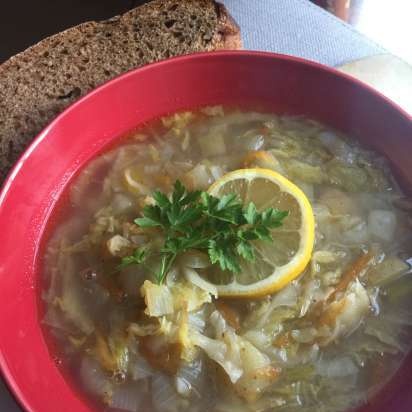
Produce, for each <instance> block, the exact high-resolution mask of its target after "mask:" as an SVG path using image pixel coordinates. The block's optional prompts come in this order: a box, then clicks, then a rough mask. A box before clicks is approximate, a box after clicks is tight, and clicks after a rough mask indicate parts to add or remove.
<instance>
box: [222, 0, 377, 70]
mask: <svg viewBox="0 0 412 412" xmlns="http://www.w3.org/2000/svg"><path fill="white" fill-rule="evenodd" d="M219 1H220V2H221V3H223V4H224V5H225V6H226V7H227V9H228V10H229V12H230V14H231V15H232V16H233V17H234V19H235V20H236V21H237V22H238V24H239V26H240V27H241V32H242V38H243V44H244V48H245V49H249V50H264V51H272V52H277V53H282V54H290V55H294V56H299V57H304V58H306V59H310V60H314V61H317V62H319V63H323V64H327V65H329V66H338V65H341V64H344V63H347V62H349V61H351V60H355V59H360V58H362V57H367V56H372V55H375V54H381V53H384V52H385V50H384V49H383V48H382V47H380V46H379V45H377V44H376V43H374V42H373V41H372V40H369V39H368V38H366V37H365V36H363V35H362V34H360V33H359V32H357V31H356V30H355V29H354V28H353V27H351V26H349V25H348V24H346V23H344V22H343V21H341V20H339V19H338V18H336V17H334V16H333V15H332V14H330V13H328V12H326V11H325V10H323V9H321V8H320V7H318V6H316V5H314V4H313V3H311V2H310V1H309V0H219Z"/></svg>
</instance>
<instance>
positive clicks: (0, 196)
mask: <svg viewBox="0 0 412 412" xmlns="http://www.w3.org/2000/svg"><path fill="white" fill-rule="evenodd" d="M232 56H244V57H261V58H265V59H267V58H269V59H274V60H280V61H291V62H294V63H296V64H299V65H303V66H310V67H312V68H314V69H316V70H318V71H320V72H324V73H327V74H329V75H332V76H334V77H337V78H341V79H345V80H346V81H347V82H349V83H352V84H354V85H355V86H356V87H358V88H361V89H363V90H365V91H366V92H367V93H368V94H370V95H374V96H375V98H378V99H379V100H381V101H382V102H383V103H384V104H385V105H386V106H390V107H391V108H392V109H393V110H394V111H395V112H397V115H398V116H400V117H402V118H403V119H404V120H406V121H409V122H410V121H412V115H410V114H409V113H408V112H406V111H405V110H404V109H403V108H401V107H400V106H399V105H398V104H396V102H394V101H392V100H391V99H389V98H388V97H386V96H385V95H383V94H382V93H381V92H379V91H378V90H376V89H374V88H373V87H372V86H369V85H368V84H366V83H364V82H363V81H361V80H359V79H356V78H355V77H353V76H351V75H349V74H346V73H343V72H341V71H338V70H337V69H336V68H334V67H329V66H326V65H323V64H321V63H318V62H316V61H312V60H308V59H305V58H301V57H297V56H292V55H286V54H279V53H273V52H266V51H249V50H237V51H225V50H223V51H213V52H201V53H192V54H187V55H183V56H176V57H172V58H169V59H165V60H161V61H158V62H154V63H150V64H147V65H145V66H142V67H137V68H135V69H132V70H130V71H128V72H126V73H123V74H120V75H117V76H116V77H114V78H113V79H110V80H108V81H106V82H104V83H102V84H101V85H99V86H98V87H96V88H95V89H93V90H92V91H90V92H89V93H87V94H86V95H84V96H82V97H81V98H80V99H78V100H77V101H75V102H73V103H72V104H70V105H69V106H68V107H67V108H66V109H65V110H63V111H62V112H61V113H60V114H58V115H57V116H56V117H55V118H54V119H53V120H52V121H51V122H50V123H49V124H48V125H47V126H46V127H44V128H43V130H42V131H41V132H40V133H38V134H37V136H36V137H35V138H34V139H33V141H32V142H31V143H30V144H29V145H28V146H27V148H26V149H25V150H24V152H23V153H22V154H21V155H20V157H19V158H18V160H17V161H16V162H15V164H14V166H13V167H12V168H11V170H10V171H9V172H8V174H7V176H6V178H5V180H4V182H3V184H2V185H1V191H0V210H1V208H2V206H3V204H4V202H7V194H8V192H9V190H10V187H11V186H12V184H13V182H14V181H15V179H16V177H17V176H18V175H19V172H20V171H21V169H22V168H23V167H24V163H25V160H26V159H27V158H29V157H30V156H31V155H32V153H33V152H34V151H35V150H36V148H37V147H38V146H39V145H41V144H42V142H43V140H44V139H45V138H46V137H47V136H48V134H49V133H50V132H51V131H52V130H53V129H54V128H55V127H56V126H57V125H58V124H59V123H60V122H61V120H62V119H63V118H64V117H66V116H67V115H68V114H69V113H71V112H72V111H76V110H78V108H81V106H83V104H84V103H85V102H87V101H88V100H90V99H91V98H92V97H93V96H95V95H96V94H99V93H101V92H102V91H103V90H105V89H107V88H110V87H116V85H117V84H118V83H121V82H123V81H125V80H126V79H128V78H131V77H134V76H136V75H139V73H142V72H146V71H150V70H152V69H154V68H162V67H164V66H166V67H167V66H169V65H176V64H180V63H184V62H186V61H190V60H198V61H203V62H204V63H206V62H208V61H209V60H213V59H214V58H222V57H224V58H230V57H232ZM36 309H37V308H36ZM0 375H1V376H2V377H3V378H4V382H5V384H6V387H7V388H8V389H9V391H10V392H11V394H12V395H13V397H14V399H15V400H16V401H17V402H18V403H19V405H20V406H21V407H22V408H23V409H24V410H26V411H28V412H38V411H37V410H35V409H33V408H32V406H31V402H30V400H29V399H27V398H26V396H24V394H23V393H22V392H21V391H20V389H19V385H18V383H17V381H16V379H15V376H14V373H13V372H12V371H11V370H10V368H9V366H8V364H7V362H5V358H4V356H3V349H2V347H0Z"/></svg>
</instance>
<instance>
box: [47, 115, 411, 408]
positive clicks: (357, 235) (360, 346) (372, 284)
mask: <svg viewBox="0 0 412 412" xmlns="http://www.w3.org/2000/svg"><path fill="white" fill-rule="evenodd" d="M244 167H264V168H269V169H273V170H275V171H277V172H279V173H281V174H283V175H284V176H286V177H287V178H289V179H290V180H291V181H293V182H294V183H295V184H296V185H298V186H299V187H300V188H301V189H302V190H303V191H304V192H305V194H306V195H307V197H308V198H309V200H310V202H311V204H312V207H313V210H314V213H315V219H316V233H315V238H316V241H315V248H314V253H313V255H312V260H311V262H310V264H309V265H308V267H307V268H306V270H305V271H304V273H302V275H301V276H300V277H299V278H298V279H297V280H296V281H294V282H292V283H291V284H289V285H288V286H287V287H286V288H284V289H283V290H281V291H280V292H278V293H276V294H274V295H272V296H267V297H265V298H263V299H260V300H258V299H243V300H225V299H222V298H220V299H217V300H215V299H214V298H213V299H212V298H210V296H209V295H208V294H207V293H206V292H205V291H200V289H199V290H197V289H198V288H197V287H195V286H194V285H190V284H188V283H187V282H186V281H184V280H183V278H182V274H181V271H182V267H184V266H185V265H188V266H190V265H191V266H192V267H193V268H194V269H193V270H196V271H198V272H199V273H200V274H201V275H202V276H203V277H205V278H208V279H212V280H213V281H215V282H216V283H219V282H220V283H225V282H228V281H230V279H232V276H233V275H232V274H227V273H226V274H223V273H222V272H221V271H216V270H215V269H213V268H210V266H208V264H203V263H202V262H204V256H196V253H194V254H192V255H190V254H189V256H186V258H185V259H186V260H185V259H183V258H182V259H180V260H179V261H178V263H176V264H175V265H174V267H173V268H172V270H171V272H170V273H169V276H168V279H167V281H166V286H165V287H166V288H167V287H170V290H172V291H176V290H179V291H180V292H179V293H180V295H179V296H178V297H175V302H177V303H178V305H177V306H176V304H175V308H176V309H175V311H174V312H173V313H169V314H167V315H164V316H159V317H154V316H152V317H150V316H148V315H147V314H146V313H145V312H144V311H145V302H144V300H143V298H142V296H141V293H140V288H141V286H142V284H143V282H144V281H145V279H150V278H151V276H152V275H151V274H150V272H148V270H147V269H146V268H144V267H143V266H129V267H126V268H124V269H122V270H121V271H120V272H117V271H116V267H117V266H118V264H119V262H120V258H121V257H122V256H125V255H127V254H130V250H132V249H133V248H137V247H139V246H142V245H145V244H147V243H148V242H151V244H156V236H157V235H156V233H154V232H153V231H151V230H144V229H141V228H139V227H138V226H136V225H135V224H134V223H133V220H134V219H135V218H136V217H138V216H139V215H140V213H141V211H142V208H143V207H144V206H145V205H146V204H149V203H150V202H151V201H152V200H151V194H152V192H153V191H154V190H156V189H158V190H161V191H163V192H166V193H170V192H171V190H172V186H173V183H174V182H175V181H176V180H177V179H179V180H181V181H182V182H183V183H184V185H185V186H186V187H188V188H190V189H201V190H207V188H208V187H209V186H210V185H211V184H212V183H213V182H214V181H215V180H216V179H218V178H220V177H221V176H223V175H224V174H225V173H227V172H229V171H231V170H235V169H241V168H244ZM260 184H261V183H259V181H256V182H255V186H254V187H252V188H246V187H232V188H231V190H236V192H238V193H241V194H242V193H243V192H244V191H246V190H249V192H248V196H250V200H254V199H258V198H259V204H263V203H264V202H265V200H266V198H267V200H268V201H270V200H271V199H272V198H273V197H276V196H278V193H276V191H274V192H273V193H265V192H262V190H260V189H259V187H260V186H259V185H260ZM242 191H243V192H242ZM283 196H286V195H285V194H283ZM283 201H284V200H282V196H280V198H279V203H278V207H279V208H282V202H283ZM70 203H71V204H70V206H68V209H70V210H69V213H68V214H67V215H66V218H65V219H64V220H63V221H61V222H60V223H59V224H58V225H57V226H56V227H55V229H54V234H53V236H52V239H51V240H50V242H49V244H48V248H47V253H46V258H45V281H46V282H45V284H47V289H46V290H45V291H44V293H43V297H44V301H45V303H46V308H47V310H46V315H45V318H44V319H43V323H44V325H45V327H46V328H47V329H48V330H49V331H50V332H51V333H52V335H53V338H54V339H55V340H56V342H57V344H58V347H59V348H60V349H59V356H60V357H61V358H62V359H63V360H64V363H65V364H67V365H68V369H69V371H70V374H71V376H72V378H73V379H74V380H75V381H76V382H77V385H78V387H79V388H80V389H81V390H82V391H84V392H86V393H87V394H88V395H90V397H91V398H92V399H95V400H98V401H99V402H101V403H102V405H104V406H102V408H103V409H104V410H107V411H116V410H122V411H141V412H144V411H153V412H154V411H157V412H174V411H176V412H177V411H179V412H184V411H193V412H196V411H199V412H201V411H211V412H226V411H227V412H229V411H230V412H236V411H239V412H243V411H245V412H247V411H261V412H264V411H282V412H285V411H288V412H289V411H290V412H292V411H304V412H311V411H313V412H315V411H324V412H329V411H330V412H334V411H346V410H348V409H350V408H352V407H354V406H357V405H359V404H362V403H364V402H365V401H366V400H367V399H369V398H370V397H371V396H372V395H373V394H374V393H376V392H377V391H378V390H379V389H380V387H381V386H382V385H383V384H384V383H385V382H387V381H388V380H389V379H390V377H391V376H392V375H393V373H394V372H395V371H396V369H397V368H398V367H399V365H400V363H401V361H402V358H403V357H404V356H405V354H406V353H407V351H408V350H409V347H410V340H411V335H410V324H411V320H410V319H411V310H412V308H411V307H410V303H408V301H410V296H411V293H412V279H411V277H410V271H409V265H408V264H407V263H406V261H405V258H407V257H410V256H412V250H411V249H412V247H411V242H410V239H411V215H410V213H411V210H412V207H411V205H412V202H411V201H410V200H408V199H404V197H403V195H402V193H401V192H400V190H399V188H398V187H397V185H396V183H395V182H394V179H393V177H392V176H391V175H390V173H389V169H388V168H387V166H386V163H385V161H384V160H383V159H382V158H381V157H379V156H377V155H376V154H374V153H371V152H370V151H366V150H364V149H362V148H360V147H359V146H358V145H357V144H355V143H354V142H353V141H350V140H348V139H347V138H346V137H345V136H341V135H340V134H339V133H337V132H335V131H333V130H330V129H328V128H327V127H325V126H322V125H320V124H318V123H316V122H314V121H310V120H305V119H300V118H293V117H279V116H275V115H272V114H262V113H253V112H239V111H228V112H227V113H224V111H223V109H222V108H221V107H213V108H205V109H203V110H200V111H199V112H194V113H189V112H186V113H181V114H176V115H173V116H170V117H168V118H164V119H162V120H161V121H157V122H153V123H152V124H150V125H148V126H145V128H143V129H139V130H138V131H136V132H134V133H131V135H130V137H129V138H128V139H127V140H126V141H123V142H122V144H121V145H119V146H118V147H117V148H115V149H113V150H111V151H110V152H108V153H105V154H103V155H101V156H100V157H99V158H97V159H95V160H94V161H92V162H91V163H90V164H89V165H88V166H87V167H86V168H85V169H84V170H83V171H82V172H81V174H80V175H79V177H78V178H77V179H76V181H75V182H74V183H73V185H72V187H71V190H70ZM300 224H301V222H300V221H293V219H291V220H290V221H288V220H287V219H286V220H285V225H284V226H283V227H282V228H280V235H279V236H281V238H282V239H283V242H282V243H280V242H277V243H276V244H270V243H264V242H262V243H261V244H257V246H256V247H258V248H259V253H261V254H263V255H265V256H267V255H272V256H273V259H274V261H276V262H277V263H278V264H283V263H284V262H285V261H287V256H286V253H288V252H287V251H288V247H287V245H288V243H290V242H292V244H293V242H294V241H293V240H292V238H293V236H295V235H296V233H293V232H288V230H291V229H294V228H296V227H299V226H300ZM282 230H283V232H282ZM202 259H203V260H202ZM188 262H192V264H190V263H188ZM193 262H196V264H193ZM264 270H268V269H267V268H266V269H265V268H263V269H262V271H264ZM248 281H250V279H246V280H244V282H245V283H246V284H247V282H248ZM170 285H173V287H172V286H170ZM176 285H177V286H176ZM179 288H180V289H179ZM173 293H174V292H173ZM176 293H177V292H176ZM205 295H207V298H205ZM188 296H191V298H190V299H192V300H193V301H190V304H191V305H192V306H191V307H192V308H193V309H192V310H189V309H188V306H187V305H188V304H187V302H186V301H185V304H184V305H180V306H179V299H181V300H185V299H189V298H188ZM182 307H185V309H182ZM183 314H185V316H186V317H184V316H183ZM182 319H184V320H182ZM182 322H186V323H185V328H186V329H185V330H186V331H187V335H185V338H184V343H182V342H183V341H182V335H181V329H179V328H180V327H181V326H182V324H183V323H182ZM176 330H178V331H179V333H176Z"/></svg>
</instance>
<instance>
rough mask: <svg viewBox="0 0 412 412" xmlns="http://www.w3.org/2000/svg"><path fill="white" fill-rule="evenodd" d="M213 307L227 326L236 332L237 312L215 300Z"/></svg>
mask: <svg viewBox="0 0 412 412" xmlns="http://www.w3.org/2000/svg"><path fill="white" fill-rule="evenodd" d="M215 305H216V309H217V310H218V311H219V312H220V314H221V315H222V316H223V317H224V318H225V320H226V322H227V323H228V324H229V326H231V327H232V328H233V329H234V330H235V331H238V330H239V329H240V317H239V314H238V313H237V311H236V310H235V309H234V308H233V307H232V306H229V305H228V304H227V303H225V302H223V301H222V300H217V301H216V302H215Z"/></svg>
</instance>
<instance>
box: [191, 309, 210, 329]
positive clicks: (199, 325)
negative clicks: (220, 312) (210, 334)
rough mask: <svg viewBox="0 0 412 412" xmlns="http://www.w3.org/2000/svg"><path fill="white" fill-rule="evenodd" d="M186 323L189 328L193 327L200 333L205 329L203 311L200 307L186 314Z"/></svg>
mask: <svg viewBox="0 0 412 412" xmlns="http://www.w3.org/2000/svg"><path fill="white" fill-rule="evenodd" d="M188 324H189V327H190V328H191V329H194V330H196V331H198V332H200V333H202V332H203V331H204V330H205V327H206V320H205V311H204V309H203V308H202V309H201V310H198V311H197V312H191V313H189V315H188Z"/></svg>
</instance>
